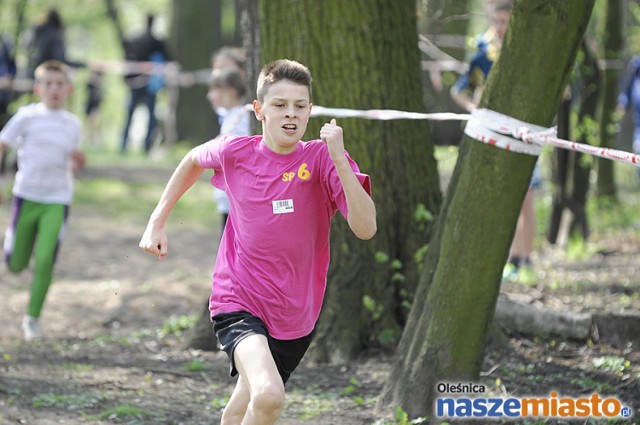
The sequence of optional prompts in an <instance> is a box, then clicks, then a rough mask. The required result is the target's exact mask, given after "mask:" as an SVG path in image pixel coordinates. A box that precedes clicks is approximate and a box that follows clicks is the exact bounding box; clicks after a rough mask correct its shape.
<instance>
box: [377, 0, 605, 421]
mask: <svg viewBox="0 0 640 425" xmlns="http://www.w3.org/2000/svg"><path fill="white" fill-rule="evenodd" d="M592 7H593V0H590V1H585V0H565V1H561V2H559V1H550V0H516V1H515V3H514V7H513V12H512V17H511V23H510V27H509V29H508V30H507V34H506V37H505V40H504V44H503V47H502V53H501V55H500V58H499V60H498V61H497V63H495V64H494V66H493V68H492V71H491V74H490V75H489V79H488V81H487V86H486V88H485V91H484V94H483V97H482V99H481V101H480V107H484V108H488V109H492V110H495V111H498V112H502V113H505V114H508V115H510V116H513V117H514V118H516V119H519V120H522V121H524V122H529V123H532V124H538V125H542V126H549V125H550V124H551V122H552V119H553V116H554V115H555V113H556V111H557V110H558V106H559V104H560V101H561V99H562V95H563V91H564V88H565V85H566V84H567V82H568V79H569V74H570V72H571V70H572V69H573V65H574V60H575V57H576V52H577V50H578V48H579V45H580V41H581V39H582V37H583V35H584V31H585V28H586V26H587V23H588V21H589V16H590V14H591V9H592ZM535 162H536V159H535V158H534V157H532V156H526V155H521V154H515V153H512V152H509V151H506V150H501V149H496V148H494V147H492V146H489V145H485V144H482V143H478V142H476V141H474V140H471V139H470V138H469V137H465V138H464V139H463V141H462V143H461V147H460V153H459V157H458V162H457V165H456V168H455V170H454V174H453V177H452V181H451V186H450V187H449V190H448V192H447V197H446V198H445V201H444V204H443V208H442V211H441V212H440V215H439V219H438V224H437V226H436V229H435V233H434V237H433V239H432V241H431V243H430V246H429V251H428V253H427V257H426V260H425V268H424V272H423V273H422V276H421V278H420V282H419V287H418V290H417V294H416V297H415V300H414V302H413V305H412V308H411V312H410V315H409V320H408V322H407V325H406V326H405V329H404V333H403V335H402V339H401V341H400V344H399V346H398V350H397V360H396V361H395V363H394V366H393V370H392V373H391V374H390V378H389V380H388V382H387V383H386V385H385V387H384V389H383V392H382V395H381V397H380V400H379V404H378V407H379V408H380V409H387V408H391V409H393V410H395V409H396V408H398V407H401V408H402V409H404V410H405V411H406V412H407V413H408V415H409V416H410V417H416V416H425V415H429V416H430V415H431V406H432V402H433V401H434V399H435V388H436V386H437V384H438V383H440V382H445V381H446V382H469V381H473V380H477V379H478V377H479V373H480V366H481V364H482V359H483V357H484V350H485V345H486V342H487V336H488V330H489V329H490V325H491V323H492V320H493V316H494V311H495V306H496V301H497V298H498V294H499V289H500V281H501V272H502V268H503V265H504V263H505V261H506V259H507V256H508V252H509V247H510V244H511V240H512V237H513V234H514V230H515V225H516V221H517V218H518V214H519V212H520V207H521V205H522V201H523V200H524V197H525V194H526V192H527V189H528V186H529V180H530V178H531V174H532V171H533V167H534V164H535Z"/></svg>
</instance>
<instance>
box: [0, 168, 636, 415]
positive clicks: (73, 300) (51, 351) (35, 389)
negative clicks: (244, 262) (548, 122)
mask: <svg viewBox="0 0 640 425" xmlns="http://www.w3.org/2000/svg"><path fill="white" fill-rule="evenodd" d="M116 172H117V170H116ZM113 173H114V171H113V170H101V169H97V170H93V171H92V172H91V173H89V174H87V175H85V176H84V178H94V177H98V176H101V177H104V176H108V175H111V174H113ZM149 176H152V177H149ZM165 176H166V172H163V171H159V172H154V173H150V174H149V173H140V175H137V176H131V175H130V178H137V179H145V178H153V179H160V180H162V181H164V179H165ZM8 212H9V211H8V205H7V204H2V205H0V228H1V229H4V228H5V226H6V219H7V217H8ZM144 219H145V217H141V218H139V219H137V220H132V221H127V222H123V221H118V220H115V219H112V218H110V217H105V216H103V215H101V214H100V213H99V212H96V211H95V210H93V209H91V208H88V207H75V208H74V209H73V210H72V215H71V220H70V223H69V224H70V226H69V231H68V234H67V236H66V239H65V242H64V245H63V248H62V250H61V252H60V261H59V263H58V266H57V270H56V281H55V283H54V285H53V286H52V288H51V291H50V295H49V297H48V299H47V304H46V306H45V311H44V314H43V317H42V320H43V323H44V328H45V330H46V332H47V339H46V340H45V341H43V342H39V343H33V344H26V343H24V342H23V341H22V333H21V329H20V323H21V318H22V315H23V311H24V308H25V304H26V302H27V288H28V283H29V280H30V273H29V272H26V273H24V274H22V275H19V276H13V275H9V274H8V273H7V271H6V268H5V267H4V265H2V266H0V282H1V284H0V323H2V329H1V330H0V424H2V425H4V424H15V423H22V424H43V425H45V424H46V425H49V424H57V423H64V424H109V423H129V424H185V425H198V424H213V423H218V422H219V417H220V407H221V406H222V405H224V402H225V397H227V396H228V394H229V393H230V390H231V388H232V386H233V381H232V380H231V379H230V378H228V376H227V374H226V368H227V360H226V357H225V355H224V354H221V353H209V352H200V351H194V350H182V349H181V348H180V339H179V337H178V336H176V335H175V334H169V335H163V334H162V330H163V329H164V330H166V329H167V326H166V324H167V321H168V319H169V318H170V317H172V316H173V317H176V318H179V317H186V316H188V315H192V314H194V311H197V307H196V306H200V305H202V303H203V300H205V299H206V297H207V296H208V292H209V283H208V282H209V276H210V273H211V269H212V265H213V258H212V255H211V253H214V252H215V250H216V244H217V240H218V235H216V234H208V235H207V234H206V230H204V229H193V230H189V231H185V232H184V233H181V234H180V233H177V232H175V233H172V234H170V241H171V248H172V253H171V255H170V256H169V257H167V258H166V259H165V260H164V261H162V262H158V261H157V260H155V259H153V258H151V257H149V256H148V255H146V254H143V253H141V252H140V251H139V250H138V248H137V243H138V240H139V238H140V235H141V232H142V230H143V226H144ZM608 244H610V245H611V246H610V247H608ZM602 245H603V247H604V248H603V249H606V250H607V252H606V253H604V251H603V254H596V255H594V256H591V257H590V259H589V260H588V261H586V262H583V263H581V266H576V265H575V264H572V263H571V262H568V261H566V260H563V259H562V258H560V257H558V255H557V253H554V252H553V251H550V250H546V251H545V250H543V251H542V252H540V253H538V258H537V261H538V264H539V265H540V268H541V269H543V270H539V276H540V280H541V283H540V284H539V285H538V286H537V287H536V288H535V289H536V290H537V291H538V292H537V295H536V296H535V297H534V298H535V300H534V302H536V303H538V304H540V305H547V306H555V307H559V308H572V309H574V308H575V309H578V308H591V309H598V308H602V309H604V308H622V309H625V310H634V309H636V308H638V306H639V305H640V300H638V292H639V282H640V268H638V267H637V263H638V258H639V257H640V240H638V239H633V240H631V239H629V240H626V241H624V243H622V244H621V243H620V239H617V240H614V241H610V242H608V241H603V243H602ZM207 264H209V265H210V266H209V267H207V266H206V265H207ZM203 265H205V266H203ZM569 279H571V281H573V282H575V285H574V290H571V289H570V288H571V285H565V286H566V287H567V289H566V291H564V292H563V291H562V290H555V291H552V289H553V284H552V283H553V282H555V281H558V282H564V283H566V282H567V281H568V280H569ZM578 285H581V286H580V287H581V288H583V289H585V290H584V291H583V292H582V294H583V296H582V297H576V296H575V288H576V287H577V286H578ZM506 289H508V290H511V291H514V292H520V293H522V292H527V293H530V292H531V291H527V290H526V288H523V287H518V286H512V287H510V288H506ZM556 289H557V288H556ZM622 295H626V298H627V301H624V299H623V297H622ZM625 303H626V304H625ZM637 311H640V308H638V310H637ZM510 346H511V348H512V349H511V350H510V351H509V352H508V353H506V354H504V353H502V354H501V353H497V352H493V351H490V352H489V353H488V354H487V358H486V359H485V364H484V365H483V370H484V371H486V372H487V373H486V374H485V375H486V376H484V377H483V378H482V382H483V383H485V384H486V385H487V386H488V387H490V388H491V390H492V391H494V392H495V393H497V394H503V395H504V394H511V393H518V394H540V393H543V394H544V393H545V391H549V390H551V389H556V390H562V391H564V392H565V394H568V395H570V396H579V395H581V394H584V393H587V392H590V391H593V388H596V387H597V386H599V388H601V390H602V391H603V392H608V393H609V394H616V395H619V396H620V397H621V398H624V399H625V400H627V402H636V404H637V405H636V406H634V408H635V409H636V415H640V411H638V410H637V409H638V408H640V404H638V403H637V401H638V400H640V385H639V384H638V381H639V380H640V353H639V351H638V348H637V347H621V348H614V347H607V346H597V345H596V346H592V345H591V346H590V345H587V344H579V343H572V342H567V341H565V342H559V341H552V340H537V339H536V340H533V339H527V338H523V337H519V336H513V338H512V339H511V342H510ZM598 359H605V360H606V359H608V362H609V363H610V364H608V365H607V366H606V367H603V366H602V361H598ZM390 364H391V362H390V358H389V355H388V354H385V353H369V354H368V355H367V356H364V357H363V358H361V359H359V360H358V361H356V362H354V363H353V364H352V365H350V366H349V367H332V366H326V365H311V364H305V363H304V362H303V365H302V366H301V367H300V369H299V371H297V372H296V374H294V376H293V377H292V380H291V381H290V384H289V386H288V400H287V406H286V408H285V412H284V415H283V418H282V420H281V421H280V422H279V423H280V424H285V425H293V424H317V425H343V424H344V425H357V424H374V423H377V424H382V423H387V424H391V423H395V422H394V421H392V416H393V414H392V412H390V413H389V414H386V415H380V414H378V413H376V412H375V409H374V405H375V400H376V397H377V396H378V394H379V393H380V390H381V389H382V386H383V385H384V382H385V379H386V377H387V376H388V373H389V369H390ZM598 364H600V366H597V365H598ZM383 420H387V422H383ZM505 423H506V422H505ZM546 423H549V424H551V423H561V422H553V421H547V422H546ZM580 423H584V422H580ZM627 423H629V422H627Z"/></svg>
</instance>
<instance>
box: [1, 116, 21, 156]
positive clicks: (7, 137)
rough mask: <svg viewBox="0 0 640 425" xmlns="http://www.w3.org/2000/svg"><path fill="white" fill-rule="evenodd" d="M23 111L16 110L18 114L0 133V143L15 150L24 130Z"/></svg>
mask: <svg viewBox="0 0 640 425" xmlns="http://www.w3.org/2000/svg"><path fill="white" fill-rule="evenodd" d="M23 118H24V109H22V108H20V109H18V112H17V113H16V114H15V115H14V116H13V117H11V119H10V120H9V121H8V122H7V124H6V125H5V126H4V128H3V129H2V131H1V132H0V142H1V143H3V144H5V145H7V146H9V147H11V148H15V147H16V146H17V145H18V141H19V140H20V137H21V136H22V132H23V130H24V119H23Z"/></svg>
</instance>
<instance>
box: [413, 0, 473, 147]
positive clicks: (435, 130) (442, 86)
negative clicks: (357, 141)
mask: <svg viewBox="0 0 640 425" xmlns="http://www.w3.org/2000/svg"><path fill="white" fill-rule="evenodd" d="M470 8H471V2H469V1H450V0H435V1H433V0H431V1H429V2H427V4H426V8H425V12H426V19H425V25H426V26H425V28H420V32H421V33H423V34H425V35H426V37H427V39H429V40H430V42H432V43H433V44H434V45H435V46H438V47H439V48H441V50H442V52H443V53H445V54H447V55H449V56H450V57H452V58H454V59H456V60H459V61H461V62H462V61H464V59H465V48H466V43H465V34H467V33H468V28H469V21H470V19H471V14H470ZM425 59H426V61H425V62H423V64H424V65H429V64H431V65H430V66H429V67H427V68H429V69H426V70H425V71H426V72H423V76H424V78H423V82H424V95H425V103H426V109H427V111H428V112H452V111H453V112H459V113H466V111H464V110H463V109H462V108H460V106H458V105H457V104H456V103H455V102H454V101H453V99H451V96H450V95H449V91H450V90H451V86H452V85H453V83H455V81H456V80H457V79H458V76H459V73H458V72H455V71H438V70H435V69H431V67H432V66H434V65H436V62H437V58H435V57H433V56H427V57H426V58H425ZM424 68H425V67H424V66H423V69H424ZM429 129H430V130H431V138H432V140H433V143H434V144H436V145H458V144H459V143H460V139H462V136H463V132H462V129H463V127H462V126H461V125H460V122H459V121H429Z"/></svg>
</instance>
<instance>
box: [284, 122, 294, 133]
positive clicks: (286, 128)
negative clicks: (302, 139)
mask: <svg viewBox="0 0 640 425" xmlns="http://www.w3.org/2000/svg"><path fill="white" fill-rule="evenodd" d="M282 128H283V129H284V131H286V132H287V133H295V132H296V130H297V129H298V126H297V125H295V124H285V125H283V126H282Z"/></svg>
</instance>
